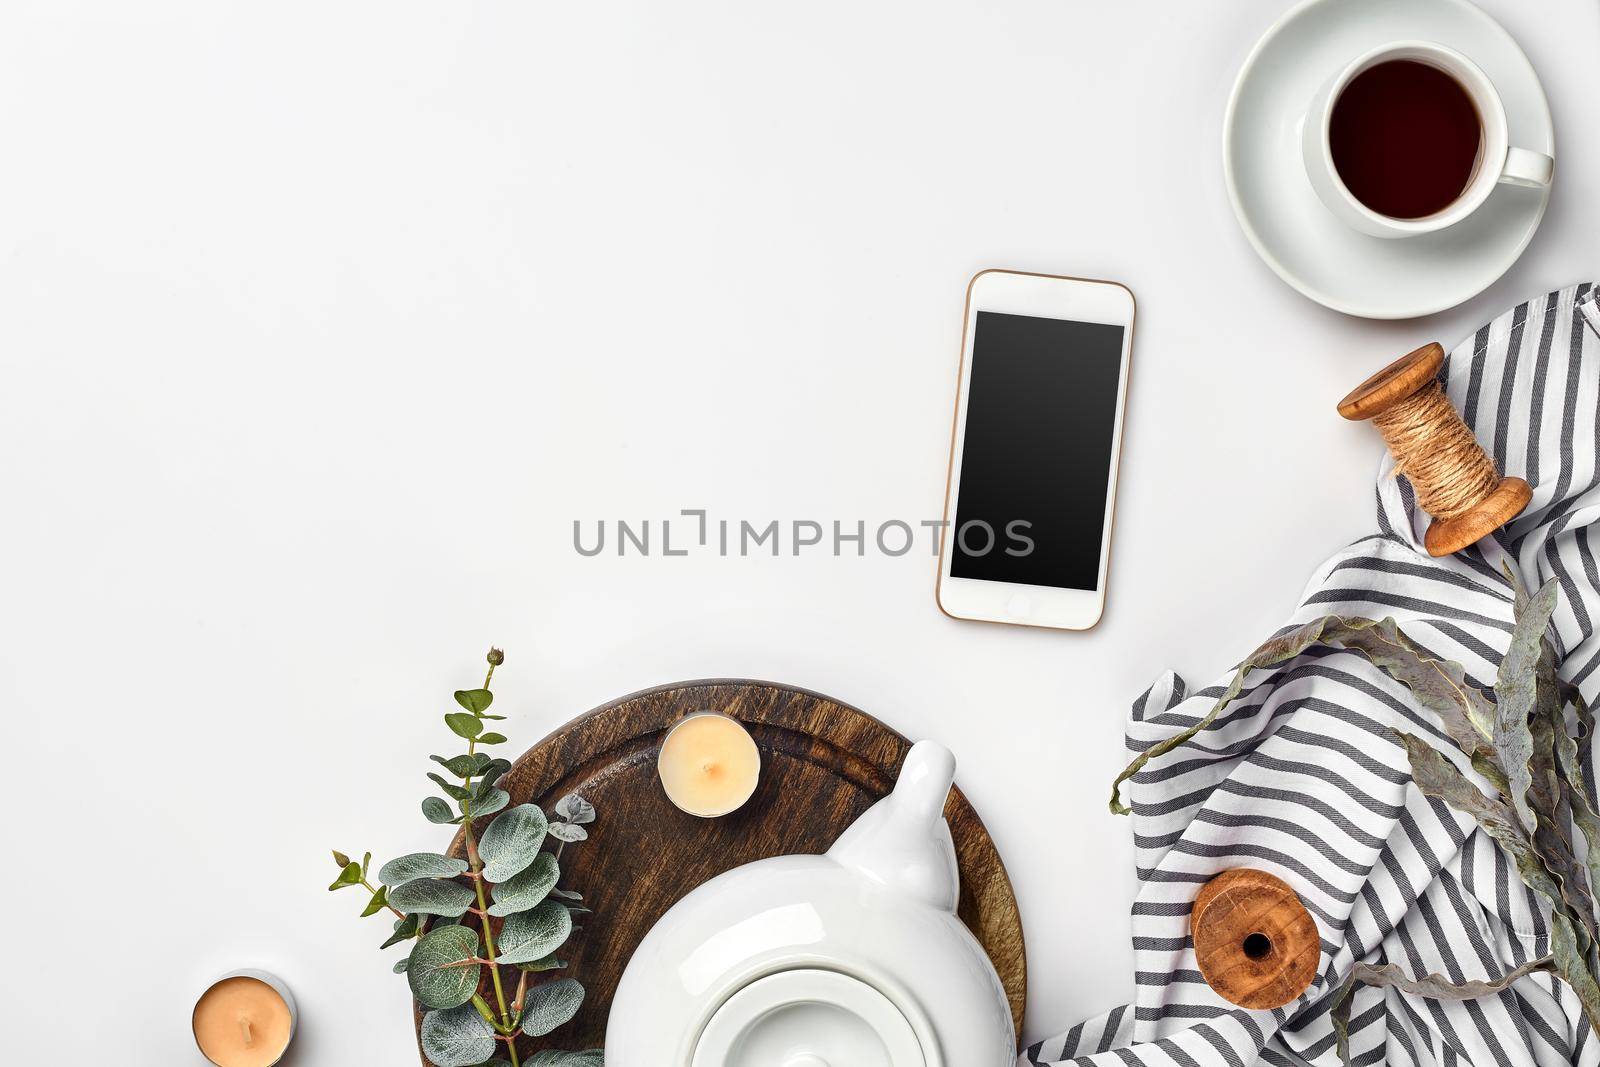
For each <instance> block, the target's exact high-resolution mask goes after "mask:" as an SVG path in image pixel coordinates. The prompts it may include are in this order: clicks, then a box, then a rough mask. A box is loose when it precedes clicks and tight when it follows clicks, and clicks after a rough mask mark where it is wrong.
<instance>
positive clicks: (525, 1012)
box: [441, 978, 583, 1067]
mask: <svg viewBox="0 0 1600 1067" xmlns="http://www.w3.org/2000/svg"><path fill="white" fill-rule="evenodd" d="M582 1006H583V986H582V985H580V984H579V983H578V981H577V979H574V978H557V979H556V980H555V981H553V982H545V983H544V984H543V985H537V986H534V987H533V988H532V989H530V990H529V991H528V995H527V997H526V998H524V1000H523V1002H522V1032H523V1033H525V1034H527V1035H528V1036H529V1037H543V1036H544V1035H545V1034H548V1033H549V1032H550V1031H552V1030H554V1029H555V1028H556V1027H558V1026H562V1025H565V1024H566V1023H569V1022H571V1021H572V1017H573V1016H574V1015H576V1014H578V1009H579V1008H580V1007H582ZM441 1067H443V1065H441Z"/></svg>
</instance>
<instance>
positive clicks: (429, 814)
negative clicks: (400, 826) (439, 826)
mask: <svg viewBox="0 0 1600 1067" xmlns="http://www.w3.org/2000/svg"><path fill="white" fill-rule="evenodd" d="M422 814H423V816H424V817H426V818H427V820H428V821H429V822H436V823H448V822H454V821H455V817H456V813H455V812H454V811H451V810H450V805H448V804H446V803H445V802H444V801H442V800H440V799H439V798H438V797H424V798H423V799H422Z"/></svg>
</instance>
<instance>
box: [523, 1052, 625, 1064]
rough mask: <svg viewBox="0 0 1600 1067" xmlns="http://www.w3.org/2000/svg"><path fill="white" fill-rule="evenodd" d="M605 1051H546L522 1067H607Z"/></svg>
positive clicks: (537, 1053) (534, 1056)
mask: <svg viewBox="0 0 1600 1067" xmlns="http://www.w3.org/2000/svg"><path fill="white" fill-rule="evenodd" d="M605 1062H606V1054H605V1050H604V1049H598V1048H592V1049H587V1050H585V1051H583V1052H560V1051H558V1050H556V1049H544V1050H543V1051H540V1052H535V1053H534V1054H533V1057H532V1058H531V1059H526V1060H523V1061H522V1067H605Z"/></svg>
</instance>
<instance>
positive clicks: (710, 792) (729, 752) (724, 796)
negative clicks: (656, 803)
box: [656, 711, 761, 819]
mask: <svg viewBox="0 0 1600 1067" xmlns="http://www.w3.org/2000/svg"><path fill="white" fill-rule="evenodd" d="M656 771H657V773H658V774H660V776H661V785H662V788H664V789H665V790H666V791H667V798H668V799H670V800H671V801H672V802H673V803H674V804H676V805H677V806H678V807H679V808H681V809H683V810H684V811H686V812H688V813H689V814H690V815H698V816H700V817H701V818H706V819H711V818H716V817H717V816H719V815H726V814H728V813H729V812H731V811H734V810H736V809H737V808H738V807H739V806H740V805H742V804H743V803H744V802H745V801H747V800H749V799H750V795H751V794H752V793H754V792H755V791H756V782H757V781H758V780H759V778H760V777H761V752H760V750H759V749H757V748H756V743H755V741H754V740H753V739H752V738H751V737H750V732H749V731H748V730H746V729H745V728H744V726H742V725H741V724H740V723H739V720H737V719H734V718H732V717H730V716H727V715H723V714H722V713H721V712H716V711H697V712H695V713H694V714H692V715H688V716H686V717H684V718H683V719H680V720H679V721H678V723H677V724H676V725H674V726H673V727H672V729H670V730H668V731H667V736H666V739H665V740H663V741H662V742H661V753H660V754H659V755H658V756H657V757H656Z"/></svg>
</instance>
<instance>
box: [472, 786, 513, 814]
mask: <svg viewBox="0 0 1600 1067" xmlns="http://www.w3.org/2000/svg"><path fill="white" fill-rule="evenodd" d="M509 803H511V794H510V793H507V792H506V791H505V790H504V789H490V790H489V791H488V792H487V793H485V794H484V795H483V796H481V797H477V798H475V799H474V800H473V801H472V817H473V818H474V819H481V818H482V817H483V816H485V815H493V814H494V813H495V812H497V811H499V810H500V809H501V808H503V807H505V806H506V805H507V804H509Z"/></svg>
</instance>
